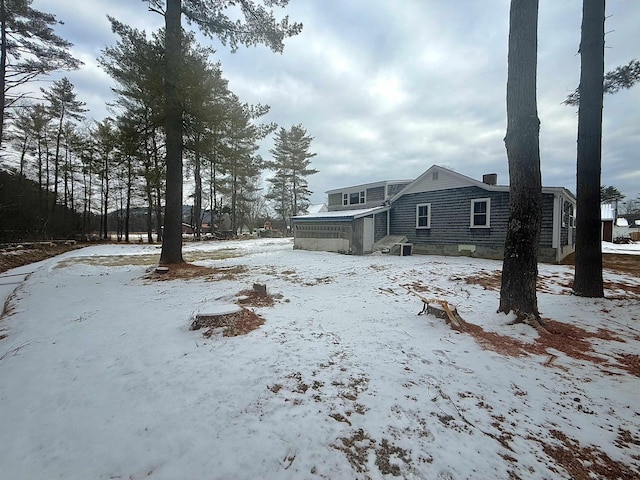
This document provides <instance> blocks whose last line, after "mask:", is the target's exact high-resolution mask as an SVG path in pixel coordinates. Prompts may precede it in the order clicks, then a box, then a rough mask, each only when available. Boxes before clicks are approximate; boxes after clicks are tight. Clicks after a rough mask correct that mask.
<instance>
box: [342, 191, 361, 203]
mask: <svg viewBox="0 0 640 480" xmlns="http://www.w3.org/2000/svg"><path fill="white" fill-rule="evenodd" d="M347 201H348V205H358V204H359V203H366V194H365V192H364V191H362V192H353V193H345V194H344V200H343V205H347Z"/></svg>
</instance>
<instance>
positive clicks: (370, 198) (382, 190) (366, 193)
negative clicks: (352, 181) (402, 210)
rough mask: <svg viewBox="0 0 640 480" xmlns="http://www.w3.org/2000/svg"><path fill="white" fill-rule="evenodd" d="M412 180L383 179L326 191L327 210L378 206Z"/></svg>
mask: <svg viewBox="0 0 640 480" xmlns="http://www.w3.org/2000/svg"><path fill="white" fill-rule="evenodd" d="M411 182H412V180H385V181H382V182H375V183H365V184H363V185H354V186H351V187H344V188H337V189H335V190H329V191H328V192H327V199H328V202H327V203H328V206H329V211H336V210H354V209H361V208H369V207H378V206H380V205H384V203H385V202H386V201H387V200H389V199H390V198H391V197H393V196H394V195H395V194H396V193H398V192H399V191H400V190H402V189H403V188H404V187H406V186H407V185H409V184H410V183H411Z"/></svg>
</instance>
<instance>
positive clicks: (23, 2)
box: [0, 0, 82, 146]
mask: <svg viewBox="0 0 640 480" xmlns="http://www.w3.org/2000/svg"><path fill="white" fill-rule="evenodd" d="M32 3H33V0H0V44H1V52H0V146H1V145H2V138H3V133H4V120H5V112H6V108H8V107H11V106H12V105H13V104H14V103H15V102H16V101H18V100H19V99H20V98H22V96H23V95H22V94H19V93H13V92H14V91H16V88H17V87H19V86H20V85H24V84H25V83H27V82H30V81H33V80H35V79H37V78H38V77H41V76H43V75H47V74H48V73H50V72H52V71H55V70H72V69H76V68H78V67H79V66H80V65H82V62H80V61H79V60H77V59H76V58H74V57H73V56H72V55H71V54H70V53H69V48H70V47H71V46H72V44H71V43H69V42H67V41H66V40H64V39H62V38H61V37H59V36H58V35H56V34H55V32H54V31H53V28H52V27H53V25H55V24H56V23H58V21H57V20H56V17H55V15H52V14H50V13H45V12H41V11H39V10H35V9H33V8H31V4H32Z"/></svg>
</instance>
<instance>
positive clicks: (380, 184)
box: [325, 178, 413, 194]
mask: <svg viewBox="0 0 640 480" xmlns="http://www.w3.org/2000/svg"><path fill="white" fill-rule="evenodd" d="M411 182H413V179H411V178H409V179H405V180H382V181H379V182H372V183H362V184H360V185H349V186H348V187H342V188H332V189H331V190H327V191H326V192H325V193H326V194H331V193H340V192H344V191H347V190H349V191H350V190H354V191H355V190H362V189H367V188H375V187H384V186H385V185H397V184H399V183H411Z"/></svg>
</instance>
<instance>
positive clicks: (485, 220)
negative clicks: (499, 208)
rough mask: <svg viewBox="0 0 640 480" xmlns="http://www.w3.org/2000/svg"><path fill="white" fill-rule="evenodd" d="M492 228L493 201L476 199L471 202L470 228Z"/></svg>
mask: <svg viewBox="0 0 640 480" xmlns="http://www.w3.org/2000/svg"><path fill="white" fill-rule="evenodd" d="M490 226H491V199H490V198H476V199H473V200H471V225H470V228H489V227H490Z"/></svg>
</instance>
